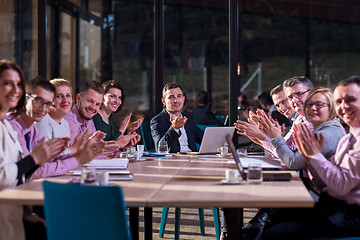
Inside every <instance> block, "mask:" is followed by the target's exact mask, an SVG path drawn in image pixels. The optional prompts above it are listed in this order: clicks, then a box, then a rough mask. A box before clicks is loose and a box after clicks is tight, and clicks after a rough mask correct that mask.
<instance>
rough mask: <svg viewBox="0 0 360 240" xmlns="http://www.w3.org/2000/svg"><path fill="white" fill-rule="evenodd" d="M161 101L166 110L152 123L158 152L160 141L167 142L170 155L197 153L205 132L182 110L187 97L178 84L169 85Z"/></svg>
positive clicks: (164, 89)
mask: <svg viewBox="0 0 360 240" xmlns="http://www.w3.org/2000/svg"><path fill="white" fill-rule="evenodd" d="M161 101H162V103H163V105H164V109H163V110H162V111H161V113H159V114H158V115H156V116H155V117H154V118H153V119H151V121H150V128H151V135H152V137H153V140H154V143H155V148H156V150H157V148H158V143H159V142H160V141H164V140H165V141H166V142H167V144H168V147H169V152H170V153H176V152H190V151H192V152H196V151H197V148H196V143H198V144H201V141H202V137H203V134H204V132H203V131H202V130H201V129H200V128H198V127H197V126H196V124H195V123H194V122H193V121H191V120H189V119H188V117H187V115H186V114H184V113H182V112H181V110H182V108H183V106H184V102H185V96H184V92H183V89H182V87H181V86H180V85H179V84H178V83H168V84H166V85H165V86H164V88H163V97H162V98H161Z"/></svg>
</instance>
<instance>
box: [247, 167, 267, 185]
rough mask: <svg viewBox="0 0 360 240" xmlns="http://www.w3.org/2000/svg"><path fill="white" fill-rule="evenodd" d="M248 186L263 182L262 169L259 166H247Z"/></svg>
mask: <svg viewBox="0 0 360 240" xmlns="http://www.w3.org/2000/svg"><path fill="white" fill-rule="evenodd" d="M246 180H247V183H248V184H260V183H262V181H263V174H262V168H261V165H260V164H249V167H248V172H247V175H246Z"/></svg>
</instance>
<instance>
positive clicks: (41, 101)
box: [26, 94, 54, 108]
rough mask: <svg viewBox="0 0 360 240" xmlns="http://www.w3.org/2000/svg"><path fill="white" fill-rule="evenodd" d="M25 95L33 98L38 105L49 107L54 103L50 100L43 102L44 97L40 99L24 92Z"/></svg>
mask: <svg viewBox="0 0 360 240" xmlns="http://www.w3.org/2000/svg"><path fill="white" fill-rule="evenodd" d="M26 96H27V97H29V98H32V99H33V100H34V103H35V104H36V105H38V106H39V107H40V106H41V107H42V106H44V105H45V106H46V108H50V107H53V106H54V104H53V103H52V102H45V101H44V99H42V98H41V97H34V96H31V95H30V94H26Z"/></svg>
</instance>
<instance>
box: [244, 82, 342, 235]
mask: <svg viewBox="0 0 360 240" xmlns="http://www.w3.org/2000/svg"><path fill="white" fill-rule="evenodd" d="M304 114H305V117H306V119H307V120H308V121H309V122H310V123H312V125H313V128H314V131H313V132H314V133H318V134H322V135H323V136H324V139H325V141H324V145H323V147H322V149H321V153H322V154H323V155H324V156H325V157H326V159H328V160H329V161H330V159H331V157H332V156H333V155H334V154H335V151H336V147H337V145H338V142H339V141H340V139H341V138H342V137H343V136H344V135H345V130H344V128H343V126H342V125H341V123H340V120H339V119H338V118H336V117H335V115H336V114H335V104H334V97H333V93H332V91H331V89H328V88H323V87H318V88H315V89H313V90H312V91H311V92H310V93H309V95H308V97H307V98H306V100H305V103H304ZM260 128H261V129H262V131H264V132H265V134H266V135H267V136H269V137H270V138H271V143H272V144H273V145H274V146H275V147H276V151H277V153H278V155H279V157H280V158H281V160H282V161H283V162H284V163H285V165H286V166H287V167H288V168H289V169H292V170H302V169H306V165H305V163H306V157H304V156H303V155H302V154H301V152H299V151H298V150H296V151H295V152H294V151H293V150H291V149H290V148H289V146H288V145H287V144H286V142H285V141H284V139H283V138H282V137H281V127H280V126H279V124H278V123H277V122H274V121H273V122H272V121H271V120H270V119H268V118H264V117H261V119H260ZM304 175H305V176H304V177H303V180H304V183H305V185H307V187H308V189H309V191H310V193H311V195H312V196H313V198H314V199H315V200H317V199H318V198H319V194H320V189H319V188H318V186H321V185H322V184H321V180H320V179H319V177H318V176H317V175H313V174H308V171H307V170H306V171H305V174H304ZM274 212H275V211H274V209H261V210H260V211H259V212H258V213H257V215H256V216H255V217H254V218H253V219H252V220H250V222H249V223H248V224H246V225H245V226H244V228H243V230H244V231H243V234H244V238H243V239H249V238H252V239H257V238H258V237H259V235H260V234H261V231H262V228H263V227H264V225H265V224H266V222H268V221H269V220H270V218H272V215H273V214H274ZM245 235H246V236H245ZM254 235H255V236H256V237H255V238H254Z"/></svg>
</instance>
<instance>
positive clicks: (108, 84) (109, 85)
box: [101, 80, 125, 113]
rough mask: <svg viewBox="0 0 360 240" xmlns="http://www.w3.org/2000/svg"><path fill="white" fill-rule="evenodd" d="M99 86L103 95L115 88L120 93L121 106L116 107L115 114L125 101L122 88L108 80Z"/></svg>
mask: <svg viewBox="0 0 360 240" xmlns="http://www.w3.org/2000/svg"><path fill="white" fill-rule="evenodd" d="M101 86H102V87H103V89H104V91H105V94H106V93H107V92H108V91H109V90H110V89H111V88H116V89H119V90H120V91H121V105H120V106H119V107H118V109H117V110H116V111H115V112H116V113H117V112H119V111H120V109H121V107H122V105H123V104H124V101H125V93H124V89H123V88H122V86H121V85H120V84H119V83H117V82H115V81H114V80H108V81H106V82H104V83H103V84H101Z"/></svg>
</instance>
